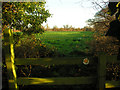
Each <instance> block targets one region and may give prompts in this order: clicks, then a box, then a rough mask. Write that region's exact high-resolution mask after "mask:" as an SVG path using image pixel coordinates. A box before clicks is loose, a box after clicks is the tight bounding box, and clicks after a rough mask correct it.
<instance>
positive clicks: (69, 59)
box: [15, 57, 94, 65]
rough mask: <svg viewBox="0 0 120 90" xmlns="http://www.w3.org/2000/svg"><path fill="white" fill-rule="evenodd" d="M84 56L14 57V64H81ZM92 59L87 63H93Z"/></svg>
mask: <svg viewBox="0 0 120 90" xmlns="http://www.w3.org/2000/svg"><path fill="white" fill-rule="evenodd" d="M83 59H84V57H81V58H80V57H65V58H16V59H15V64H16V65H53V64H55V65H67V64H68V65H71V64H83ZM93 63H94V60H90V63H89V64H93Z"/></svg>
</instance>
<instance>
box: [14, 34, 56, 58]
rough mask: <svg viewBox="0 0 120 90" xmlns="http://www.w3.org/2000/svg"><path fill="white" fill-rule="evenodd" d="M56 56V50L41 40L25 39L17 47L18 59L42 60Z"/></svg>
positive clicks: (16, 55) (16, 54) (32, 37)
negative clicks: (42, 58) (41, 58)
mask: <svg viewBox="0 0 120 90" xmlns="http://www.w3.org/2000/svg"><path fill="white" fill-rule="evenodd" d="M55 54H56V48H55V47H52V46H50V45H45V44H44V43H42V42H41V40H40V39H37V38H35V37H34V36H32V35H31V37H24V38H22V39H21V40H20V43H19V44H16V45H15V57H16V58H40V57H53V56H55Z"/></svg>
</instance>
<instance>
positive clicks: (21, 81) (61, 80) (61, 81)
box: [18, 77, 96, 85]
mask: <svg viewBox="0 0 120 90" xmlns="http://www.w3.org/2000/svg"><path fill="white" fill-rule="evenodd" d="M95 80H96V78H95V77H56V78H30V77H20V78H18V85H80V84H92V83H95Z"/></svg>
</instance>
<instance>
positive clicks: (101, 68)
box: [4, 29, 120, 90]
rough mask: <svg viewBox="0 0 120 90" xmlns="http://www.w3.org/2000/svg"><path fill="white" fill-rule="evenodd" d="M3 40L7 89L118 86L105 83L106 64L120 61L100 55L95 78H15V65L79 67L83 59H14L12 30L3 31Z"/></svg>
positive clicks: (116, 82)
mask: <svg viewBox="0 0 120 90" xmlns="http://www.w3.org/2000/svg"><path fill="white" fill-rule="evenodd" d="M4 40H5V60H6V66H7V72H8V81H9V88H14V89H19V87H18V86H19V85H80V84H93V83H95V82H97V84H96V86H97V88H98V89H99V90H103V89H105V88H113V87H119V86H120V81H106V63H120V61H117V56H108V55H105V54H102V53H101V54H99V56H98V58H99V59H98V64H97V66H98V67H96V68H98V74H97V75H96V77H95V76H93V77H91V76H89V77H52V78H34V77H19V78H17V75H16V69H15V65H53V64H54V65H74V64H78V65H80V64H83V59H84V58H83V57H81V58H14V48H13V34H12V30H10V29H6V30H4ZM92 63H94V60H93V59H90V62H89V64H92Z"/></svg>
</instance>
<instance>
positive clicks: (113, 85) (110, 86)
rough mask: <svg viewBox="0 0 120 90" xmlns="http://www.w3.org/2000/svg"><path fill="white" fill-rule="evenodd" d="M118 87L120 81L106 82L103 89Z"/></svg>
mask: <svg viewBox="0 0 120 90" xmlns="http://www.w3.org/2000/svg"><path fill="white" fill-rule="evenodd" d="M116 87H120V81H106V83H105V88H116Z"/></svg>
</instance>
